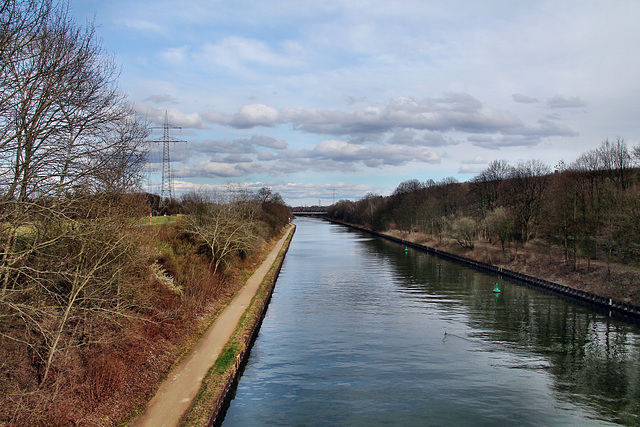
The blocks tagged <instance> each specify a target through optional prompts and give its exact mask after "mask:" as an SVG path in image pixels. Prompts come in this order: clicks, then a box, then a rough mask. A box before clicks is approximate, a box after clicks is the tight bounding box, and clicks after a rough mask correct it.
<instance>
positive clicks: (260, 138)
mask: <svg viewBox="0 0 640 427" xmlns="http://www.w3.org/2000/svg"><path fill="white" fill-rule="evenodd" d="M247 142H249V143H250V144H252V145H259V146H261V147H267V148H275V149H278V150H284V149H285V148H287V143H286V142H285V141H283V140H282V139H279V138H271V137H270V136H264V135H253V136H252V137H251V138H249V139H248V140H247Z"/></svg>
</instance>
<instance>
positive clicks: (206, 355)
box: [133, 226, 293, 427]
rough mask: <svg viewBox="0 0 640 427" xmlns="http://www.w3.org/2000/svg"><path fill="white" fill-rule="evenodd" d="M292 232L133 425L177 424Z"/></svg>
mask: <svg viewBox="0 0 640 427" xmlns="http://www.w3.org/2000/svg"><path fill="white" fill-rule="evenodd" d="M292 230H293V227H292V226H289V228H288V229H287V232H286V233H285V235H284V237H282V238H281V239H280V240H279V241H278V243H277V244H276V246H275V247H274V248H273V249H272V250H271V252H270V253H269V255H268V256H267V258H266V259H265V260H264V261H263V262H262V264H261V265H260V267H258V269H257V270H256V271H255V272H254V273H253V274H252V275H251V277H249V279H248V280H247V282H246V283H245V285H244V286H243V287H242V289H240V291H239V292H238V295H236V297H235V298H234V299H233V300H232V301H231V303H229V305H228V306H227V308H225V309H224V311H223V312H222V313H220V315H219V316H218V318H217V319H216V320H215V322H213V324H212V325H211V326H210V327H209V329H208V330H207V332H206V333H205V334H204V336H203V337H202V339H201V340H200V341H199V342H198V344H196V346H195V347H194V348H193V350H192V351H191V353H190V354H189V355H188V356H187V357H186V359H185V360H184V361H183V362H182V363H181V364H180V365H178V366H177V367H176V368H175V369H174V370H173V371H172V372H171V373H170V374H169V377H168V378H167V379H166V380H165V381H164V382H163V383H162V385H161V386H160V388H159V389H158V391H157V393H156V395H155V396H154V397H153V399H151V401H150V402H149V404H148V405H147V409H146V410H145V412H144V413H142V414H141V415H140V416H139V417H138V418H137V419H136V420H134V422H133V425H134V426H149V427H159V426H176V425H178V422H179V421H180V418H181V417H182V414H184V412H185V411H186V410H187V409H189V406H190V405H191V401H192V400H193V399H194V398H195V397H196V394H197V393H198V391H199V389H200V383H201V382H202V379H203V378H204V376H205V375H206V373H207V371H208V370H209V368H210V367H211V366H213V364H214V363H215V361H216V359H217V358H218V356H219V355H220V352H221V351H222V348H223V347H224V346H225V344H226V343H227V341H229V339H230V338H231V335H232V334H233V332H234V331H235V329H236V327H237V325H238V322H239V321H240V317H242V314H243V313H244V312H245V310H246V309H247V307H248V306H249V304H250V303H251V300H252V298H253V296H254V295H255V293H256V291H257V290H258V287H259V286H260V284H261V283H262V281H263V279H264V276H265V275H266V274H267V272H268V271H269V269H270V268H271V266H272V265H273V263H274V262H275V260H276V257H277V256H278V253H279V252H280V249H282V246H283V245H284V243H285V241H286V239H287V237H288V236H289V234H290V233H291V231H292Z"/></svg>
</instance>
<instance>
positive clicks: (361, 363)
mask: <svg viewBox="0 0 640 427" xmlns="http://www.w3.org/2000/svg"><path fill="white" fill-rule="evenodd" d="M296 224H297V230H296V234H295V236H294V238H293V241H292V243H291V247H290V249H289V252H288V254H287V256H286V259H285V262H284V265H283V268H282V272H281V273H280V277H279V278H278V282H277V284H276V288H275V292H274V295H273V299H272V301H271V304H270V306H269V308H268V311H267V314H266V317H265V320H264V323H263V325H262V328H261V330H260V333H259V336H258V338H257V340H256V342H255V345H254V347H253V349H252V350H251V355H250V358H249V361H248V363H247V366H246V368H245V370H244V373H243V376H242V378H241V379H240V382H239V384H238V389H237V391H236V393H235V397H234V399H233V400H232V401H231V404H230V407H229V409H228V411H227V413H226V415H225V419H224V425H225V426H249V425H251V426H259V425H264V426H272V425H383V424H390V425H497V424H510V425H513V424H517V425H618V424H623V425H637V424H638V423H640V328H639V327H638V326H637V325H633V324H628V323H623V322H620V321H617V320H613V319H611V318H608V317H606V316H605V315H603V314H599V313H596V312H594V311H592V310H590V309H589V308H587V307H584V306H581V305H579V304H575V303H572V302H568V301H565V300H563V299H561V298H558V297H556V296H554V295H551V294H549V293H545V292H541V291H538V290H535V289H531V288H528V287H526V286H522V285H518V284H515V283H513V282H510V281H507V280H502V279H500V288H501V289H502V293H501V294H499V295H498V296H496V295H494V293H493V292H492V290H493V288H494V287H495V282H496V280H497V278H496V277H495V276H492V275H487V274H484V273H481V272H478V271H476V270H472V269H469V268H466V267H464V266H460V265H458V264H455V263H451V262H448V261H445V260H442V259H438V258H436V257H434V256H432V255H428V254H425V253H422V252H417V251H414V250H412V249H409V250H408V251H407V252H405V248H404V247H402V246H401V245H398V244H396V243H392V242H389V241H386V240H383V239H380V238H375V237H372V236H369V235H367V234H363V233H361V232H357V231H353V230H350V229H347V228H345V227H342V226H338V225H334V224H330V223H328V222H325V221H322V220H319V219H305V218H303V219H298V220H296Z"/></svg>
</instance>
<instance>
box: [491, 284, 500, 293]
mask: <svg viewBox="0 0 640 427" xmlns="http://www.w3.org/2000/svg"><path fill="white" fill-rule="evenodd" d="M493 293H494V294H499V293H500V288H499V287H498V282H496V288H495V289H494V290H493Z"/></svg>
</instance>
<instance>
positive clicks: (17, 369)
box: [0, 0, 289, 426]
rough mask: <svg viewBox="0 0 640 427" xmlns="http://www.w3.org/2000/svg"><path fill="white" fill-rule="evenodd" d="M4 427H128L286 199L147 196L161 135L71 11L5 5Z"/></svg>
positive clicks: (49, 4) (1, 207)
mask: <svg viewBox="0 0 640 427" xmlns="http://www.w3.org/2000/svg"><path fill="white" fill-rule="evenodd" d="M0 5H1V6H0V27H1V31H2V32H1V34H2V37H1V38H0V56H1V58H2V61H1V62H0V165H1V167H0V424H1V425H79V424H82V425H100V426H104V425H118V424H121V423H122V422H124V421H125V420H126V418H127V417H128V416H130V415H131V414H132V413H134V412H135V411H136V410H137V409H139V408H140V407H141V406H142V405H144V403H145V402H146V401H147V400H148V399H149V398H150V394H151V393H153V390H154V387H156V385H157V384H158V382H159V381H161V379H162V378H163V376H164V375H166V373H167V372H168V370H169V368H170V367H171V365H172V363H173V362H174V361H175V360H176V359H177V358H179V357H180V355H181V354H182V353H184V352H185V351H186V350H187V349H188V348H189V344H190V340H193V339H195V338H197V336H198V334H200V333H202V330H203V328H205V327H206V326H207V325H208V322H210V320H211V319H212V318H213V317H214V316H215V314H216V313H217V311H218V310H219V309H220V307H221V306H222V305H224V303H225V302H226V301H227V300H228V298H229V297H230V296H231V295H233V293H234V292H235V290H236V289H237V287H238V286H239V285H240V284H241V283H242V280H243V279H244V278H245V277H246V275H247V273H248V272H250V271H251V269H252V267H253V265H254V264H255V263H256V262H257V261H258V260H259V259H260V257H261V254H262V251H264V250H265V248H267V247H268V243H269V242H270V241H271V240H272V239H273V238H274V237H275V236H277V235H279V234H280V232H281V229H282V228H283V226H284V225H285V224H287V223H288V217H289V211H288V207H287V206H285V204H284V202H283V201H282V198H281V197H280V195H279V194H277V193H273V192H272V191H271V190H270V189H268V188H263V189H262V190H260V191H259V192H258V193H257V194H251V193H247V192H242V191H235V190H234V191H228V192H223V193H219V194H206V193H192V194H187V195H185V196H184V197H183V198H182V199H181V200H165V201H160V202H161V203H162V204H164V205H165V206H167V205H170V206H171V208H172V209H173V210H174V211H176V212H180V213H181V215H179V216H177V217H172V218H171V221H172V222H170V223H166V224H156V222H155V221H153V218H151V221H150V218H149V214H150V211H151V210H152V209H153V208H154V203H156V204H157V202H158V200H157V197H155V196H153V195H150V194H145V193H143V192H141V191H140V188H141V185H140V184H141V180H142V178H143V167H144V165H145V163H146V160H147V153H148V142H147V141H148V136H149V125H148V124H147V123H146V122H145V121H144V120H142V119H140V118H139V117H138V116H137V115H136V114H135V112H134V111H133V108H132V106H131V103H130V102H129V101H128V100H127V97H126V95H125V94H124V93H122V92H121V91H120V90H119V89H118V84H117V78H118V68H117V66H116V65H115V63H114V61H113V59H112V57H111V56H110V55H109V54H108V53H107V52H106V51H105V49H104V48H103V47H102V46H101V44H100V41H99V40H98V39H97V38H96V36H95V28H94V26H93V25H92V24H90V23H89V24H87V25H78V24H77V23H76V22H74V20H73V19H72V18H71V17H70V14H69V10H68V4H67V3H65V2H56V1H53V0H49V1H42V0H4V1H3V2H2V3H0Z"/></svg>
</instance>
